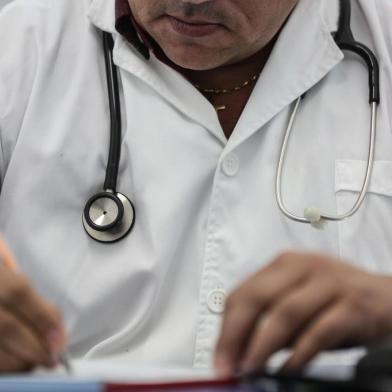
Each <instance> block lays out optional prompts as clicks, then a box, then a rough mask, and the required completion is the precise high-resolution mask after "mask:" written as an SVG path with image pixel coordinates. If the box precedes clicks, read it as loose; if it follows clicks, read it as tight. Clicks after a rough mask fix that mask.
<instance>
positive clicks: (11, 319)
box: [0, 244, 66, 374]
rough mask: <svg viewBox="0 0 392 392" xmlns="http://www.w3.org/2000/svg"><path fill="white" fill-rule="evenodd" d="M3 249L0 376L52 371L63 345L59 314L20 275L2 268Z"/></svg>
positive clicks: (1, 252)
mask: <svg viewBox="0 0 392 392" xmlns="http://www.w3.org/2000/svg"><path fill="white" fill-rule="evenodd" d="M4 247H5V245H4V244H2V246H0V373H3V374H4V373H14V372H23V371H29V370H31V369H33V368H35V367H37V366H45V367H53V366H55V365H56V358H57V357H58V354H59V353H61V352H62V350H63V349H64V346H65V344H66V336H65V332H64V328H63V327H62V323H61V317H60V314H59V312H58V311H57V310H56V309H55V308H54V307H53V305H51V304H50V303H48V302H47V301H45V300H44V299H42V298H41V297H40V296H39V295H38V294H37V293H36V292H35V291H34V289H33V288H32V286H31V284H30V282H29V281H28V280H27V279H26V278H25V277H24V276H23V275H22V274H20V273H18V272H15V271H12V270H11V269H10V268H9V267H8V266H6V263H5V262H4V260H5V258H7V257H12V256H10V253H9V251H8V249H5V251H4ZM2 248H3V249H2Z"/></svg>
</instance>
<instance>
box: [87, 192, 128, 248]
mask: <svg viewBox="0 0 392 392" xmlns="http://www.w3.org/2000/svg"><path fill="white" fill-rule="evenodd" d="M134 224H135V209H134V207H133V205H132V203H131V201H130V200H129V199H128V198H127V197H126V196H124V195H123V194H121V193H112V192H109V191H107V192H100V193H97V194H96V195H94V196H93V197H91V198H90V199H89V200H88V202H87V203H86V207H85V208H84V212H83V226H84V229H85V230H86V232H87V234H88V235H89V236H90V237H91V238H93V239H94V240H96V241H98V242H102V243H111V242H116V241H119V240H121V239H123V238H124V237H125V236H126V235H127V234H129V233H130V231H131V230H132V228H133V226H134Z"/></svg>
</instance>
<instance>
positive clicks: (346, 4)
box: [83, 0, 380, 243]
mask: <svg viewBox="0 0 392 392" xmlns="http://www.w3.org/2000/svg"><path fill="white" fill-rule="evenodd" d="M350 25H351V3H350V0H340V16H339V27H338V31H337V32H336V33H334V39H335V41H336V44H337V45H338V46H339V48H340V49H341V50H344V51H350V52H354V53H356V54H357V55H359V56H360V57H361V58H362V59H363V60H364V61H365V62H366V64H367V66H368V69H369V89H370V97H369V102H370V105H371V127H370V142H369V155H368V162H367V170H366V175H365V178H364V182H363V186H362V190H361V192H360V194H359V196H358V199H357V201H356V202H355V204H354V206H353V207H352V208H351V209H350V210H349V211H348V212H346V213H345V214H341V215H328V214H324V213H321V211H320V209H319V208H317V207H310V208H306V209H305V213H304V216H303V217H302V216H297V215H295V214H293V213H292V212H290V211H289V210H288V209H287V208H286V206H285V204H284V202H283V197H282V174H283V168H284V164H285V160H286V153H287V147H288V144H289V139H290V136H291V134H292V130H293V126H294V123H295V119H296V117H297V114H298V109H299V107H300V104H301V103H302V101H303V99H304V97H305V95H303V96H301V97H300V98H298V100H297V101H296V102H295V104H294V108H293V111H292V114H291V117H290V121H289V124H288V127H287V130H286V133H285V136H284V140H283V144H282V148H281V154H280V158H279V164H278V169H277V174H276V199H277V204H278V206H279V209H280V211H281V212H282V213H283V214H284V215H285V216H286V217H287V218H289V219H291V220H294V221H296V222H300V223H307V224H311V225H312V226H314V227H316V228H320V227H322V226H323V224H324V223H325V222H326V221H341V220H343V219H346V218H349V217H351V216H352V215H354V214H355V213H356V212H357V211H358V210H359V208H360V207H361V205H362V203H363V201H364V199H365V196H366V193H367V191H368V188H369V183H370V179H371V174H372V168H373V163H374V153H375V140H376V128H377V126H376V122H377V109H378V105H379V103H380V91H379V65H378V61H377V58H376V56H375V55H374V53H373V52H372V51H371V50H370V49H369V48H368V47H366V46H365V45H363V44H361V43H359V42H357V41H355V39H354V36H353V34H352V31H351V27H350ZM103 44H104V53H105V65H106V76H107V84H108V96H109V106H110V124H111V126H110V146H109V158H108V164H107V168H106V177H105V182H104V186H103V190H102V191H101V192H99V193H97V194H96V195H94V196H92V197H91V198H90V199H89V200H88V201H87V203H86V206H85V208H84V212H83V226H84V228H85V230H86V232H87V234H88V235H89V236H90V237H91V238H93V239H94V240H96V241H99V242H102V243H112V242H116V241H119V240H121V239H123V238H124V237H125V236H126V235H127V234H129V233H130V232H131V230H132V228H133V226H134V224H135V208H134V206H133V204H132V202H131V201H130V199H129V198H128V197H126V196H125V195H124V194H122V193H120V192H118V191H117V178H118V168H119V163H120V156H121V110H120V98H119V87H118V75H117V70H116V66H115V65H114V62H113V39H112V36H111V34H109V33H105V32H104V33H103ZM139 51H140V52H141V54H142V55H143V56H144V57H145V58H147V59H148V57H149V53H148V49H147V48H145V47H144V46H143V45H141V46H140V48H139Z"/></svg>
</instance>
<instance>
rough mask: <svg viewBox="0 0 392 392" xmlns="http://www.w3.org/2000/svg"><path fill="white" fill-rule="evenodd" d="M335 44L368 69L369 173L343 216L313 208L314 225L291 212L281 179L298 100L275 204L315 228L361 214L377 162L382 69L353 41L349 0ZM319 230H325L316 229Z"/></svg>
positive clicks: (344, 3)
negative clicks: (355, 198) (286, 202)
mask: <svg viewBox="0 0 392 392" xmlns="http://www.w3.org/2000/svg"><path fill="white" fill-rule="evenodd" d="M334 38H335V41H336V44H337V45H338V47H339V48H340V49H341V50H342V51H346V52H347V51H348V52H353V53H355V54H357V55H358V56H360V57H361V58H362V59H363V61H365V63H366V65H367V67H368V73H369V103H370V109H371V119H370V137H369V149H368V159H367V165H366V173H365V177H364V180H363V184H362V188H361V191H360V193H359V196H358V198H357V200H356V201H355V203H354V205H353V207H352V208H351V209H350V210H349V211H347V212H345V213H343V214H336V215H333V214H326V213H321V211H320V209H319V208H318V207H313V206H312V207H313V209H315V210H316V212H317V215H318V217H317V222H313V221H312V220H310V219H308V218H307V217H305V216H300V215H297V214H295V213H293V212H291V211H290V210H289V209H288V208H287V207H286V205H285V203H284V200H283V196H282V177H283V170H284V166H285V161H286V158H287V149H288V145H289V141H290V137H291V135H292V131H293V127H294V124H295V120H296V118H297V115H298V112H299V108H300V106H301V103H302V102H303V100H304V98H305V95H303V96H301V97H299V98H298V99H297V100H296V102H295V103H294V105H293V110H292V113H291V115H290V119H289V123H288V126H287V130H286V132H285V134H284V137H283V142H282V146H281V152H280V156H279V161H278V166H277V171H276V182H275V195H276V201H277V204H278V207H279V210H280V211H281V212H282V213H283V215H284V216H286V217H287V218H289V219H291V220H293V221H295V222H299V223H307V224H314V223H320V222H323V221H335V222H336V221H342V220H345V219H347V218H350V217H352V216H353V215H355V214H356V213H357V212H358V210H359V209H360V208H361V206H362V204H363V202H364V200H365V197H366V194H367V192H368V190H369V185H370V181H371V176H372V171H373V166H374V159H375V150H376V134H377V113H378V106H379V104H380V69H379V64H378V61H377V58H376V56H375V55H374V53H373V52H372V51H371V50H370V49H369V48H368V47H367V46H365V45H363V44H361V43H359V42H357V41H356V40H355V39H354V35H353V33H352V31H351V3H350V0H340V17H339V28H338V31H337V32H336V34H335V37H334ZM316 227H320V228H321V227H322V225H321V226H316Z"/></svg>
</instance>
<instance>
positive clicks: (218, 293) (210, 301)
mask: <svg viewBox="0 0 392 392" xmlns="http://www.w3.org/2000/svg"><path fill="white" fill-rule="evenodd" d="M225 302H226V292H225V291H224V290H221V289H217V290H212V291H211V292H210V293H209V294H208V297H207V306H208V309H209V310H210V311H211V312H212V313H223V312H224V310H225Z"/></svg>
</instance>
